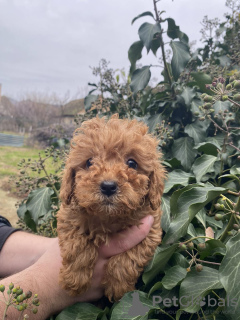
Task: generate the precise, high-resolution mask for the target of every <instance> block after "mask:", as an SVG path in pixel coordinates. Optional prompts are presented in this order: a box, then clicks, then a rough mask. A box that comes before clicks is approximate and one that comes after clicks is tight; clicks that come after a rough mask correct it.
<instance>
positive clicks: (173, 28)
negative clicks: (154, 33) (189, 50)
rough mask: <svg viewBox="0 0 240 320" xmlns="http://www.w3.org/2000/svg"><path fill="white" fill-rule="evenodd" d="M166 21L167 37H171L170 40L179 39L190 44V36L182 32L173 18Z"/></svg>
mask: <svg viewBox="0 0 240 320" xmlns="http://www.w3.org/2000/svg"><path fill="white" fill-rule="evenodd" d="M166 20H167V22H168V29H167V35H168V36H169V38H171V39H176V38H179V40H182V41H183V42H185V43H188V36H187V35H186V34H185V33H183V32H182V31H180V28H179V26H177V25H176V23H175V21H174V20H173V19H172V18H167V19H166Z"/></svg>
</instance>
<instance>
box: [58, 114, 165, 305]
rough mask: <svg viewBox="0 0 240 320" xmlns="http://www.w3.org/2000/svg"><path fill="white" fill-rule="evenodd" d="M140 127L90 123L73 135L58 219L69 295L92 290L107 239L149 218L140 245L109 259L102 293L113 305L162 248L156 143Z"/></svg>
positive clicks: (112, 121)
mask: <svg viewBox="0 0 240 320" xmlns="http://www.w3.org/2000/svg"><path fill="white" fill-rule="evenodd" d="M147 130H148V128H147V126H146V125H145V124H144V123H142V122H138V121H137V120H133V121H129V120H121V119H118V116H117V115H115V116H112V117H111V118H110V120H108V121H106V120H105V119H104V118H98V117H97V118H94V119H91V120H88V121H86V122H84V123H83V124H82V126H81V127H80V128H79V129H77V130H76V131H75V133H74V137H73V140H72V142H71V150H70V154H69V157H68V159H67V162H66V167H65V171H64V175H63V180H62V186H61V192H60V198H61V201H62V204H61V208H60V211H59V213H58V215H57V219H58V226H57V231H58V237H59V245H60V250H61V256H62V265H63V266H62V268H61V270H60V276H59V280H60V283H61V285H62V287H63V288H64V289H65V290H67V291H68V292H69V294H70V295H81V294H83V293H84V292H85V291H86V290H87V289H88V288H89V286H90V283H91V279H92V274H93V270H94V266H95V262H96V259H97V257H98V247H99V246H100V245H102V244H103V243H107V242H108V237H109V235H111V234H112V233H116V232H118V231H121V230H123V229H126V228H128V227H130V226H133V225H139V224H140V220H141V219H142V218H143V217H145V216H147V215H152V216H153V217H154V223H153V225H152V228H151V230H150V232H149V234H148V236H147V237H146V238H145V239H144V240H143V241H142V242H141V243H139V244H138V245H137V246H135V247H134V248H132V249H131V250H128V251H126V252H124V253H121V254H118V255H115V256H113V257H111V258H110V259H109V260H108V262H107V264H106V267H105V277H104V279H103V282H102V284H103V287H104V290H105V296H107V297H108V299H109V300H110V301H112V300H118V299H120V298H121V297H122V296H123V295H124V293H126V292H128V291H132V290H134V289H135V284H136V282H137V279H138V277H139V276H140V274H141V272H142V271H143V268H144V266H146V264H147V263H148V262H149V260H151V258H152V256H153V254H154V251H155V249H156V247H157V246H158V244H159V243H160V242H161V235H162V230H161V227H160V219H161V210H160V204H161V196H162V193H163V187H164V178H165V170H164V168H163V167H162V165H161V163H160V161H159V159H160V157H161V154H160V153H159V152H158V151H157V146H158V143H157V140H156V139H155V138H154V137H152V136H151V135H150V134H148V133H147Z"/></svg>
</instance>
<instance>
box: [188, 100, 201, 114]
mask: <svg viewBox="0 0 240 320" xmlns="http://www.w3.org/2000/svg"><path fill="white" fill-rule="evenodd" d="M202 104H203V102H202V100H200V99H193V100H192V102H191V107H190V110H191V111H192V113H193V112H199V106H202Z"/></svg>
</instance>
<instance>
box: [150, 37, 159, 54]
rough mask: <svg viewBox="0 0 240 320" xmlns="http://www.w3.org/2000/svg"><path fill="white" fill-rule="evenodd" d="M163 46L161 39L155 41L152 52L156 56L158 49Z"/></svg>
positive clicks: (153, 41) (152, 44)
mask: <svg viewBox="0 0 240 320" xmlns="http://www.w3.org/2000/svg"><path fill="white" fill-rule="evenodd" d="M160 46H161V41H160V39H158V38H157V39H153V40H152V43H151V51H152V53H153V54H154V55H155V56H156V54H157V51H158V49H159V48H160Z"/></svg>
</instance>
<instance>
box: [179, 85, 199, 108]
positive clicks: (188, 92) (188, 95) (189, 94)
mask: <svg viewBox="0 0 240 320" xmlns="http://www.w3.org/2000/svg"><path fill="white" fill-rule="evenodd" d="M195 95H196V92H195V89H193V88H189V87H186V88H184V90H183V92H182V93H181V96H182V97H183V99H184V102H185V104H186V106H187V107H190V106H191V102H192V100H193V98H194V97H195Z"/></svg>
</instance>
